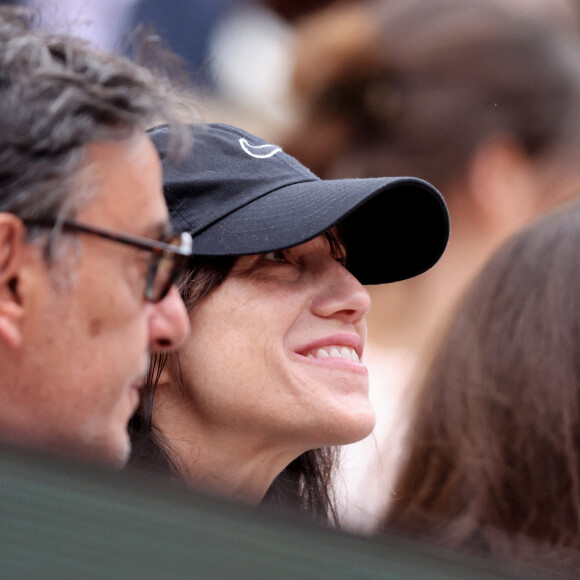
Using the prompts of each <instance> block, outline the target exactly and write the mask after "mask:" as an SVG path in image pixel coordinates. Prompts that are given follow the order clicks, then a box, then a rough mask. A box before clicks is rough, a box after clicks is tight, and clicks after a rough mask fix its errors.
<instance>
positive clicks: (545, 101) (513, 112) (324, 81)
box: [286, 0, 580, 193]
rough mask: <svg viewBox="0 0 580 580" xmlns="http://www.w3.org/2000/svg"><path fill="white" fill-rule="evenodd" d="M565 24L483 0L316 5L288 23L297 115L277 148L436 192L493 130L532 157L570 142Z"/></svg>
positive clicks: (325, 166) (574, 78)
mask: <svg viewBox="0 0 580 580" xmlns="http://www.w3.org/2000/svg"><path fill="white" fill-rule="evenodd" d="M540 4H541V3H540ZM557 4H561V3H557ZM571 21H572V19H571V18H568V19H567V20H565V19H564V18H563V17H562V18H555V17H553V18H549V17H547V16H546V14H544V13H543V12H542V13H541V14H540V17H538V16H537V15H536V14H535V11H534V10H530V9H528V10H526V8H525V7H524V6H521V5H520V3H515V4H514V3H510V2H503V3H500V2H494V1H491V2H490V1H489V0H468V1H463V0H436V1H435V2H430V3H425V2H421V1H420V0H387V1H385V2H381V3H370V2H369V3H364V4H356V5H349V4H346V5H342V6H337V7H334V8H331V9H329V10H327V11H326V12H322V13H321V14H318V15H316V16H315V17H313V18H311V19H310V20H306V21H305V22H304V23H303V24H302V26H301V27H298V29H297V42H296V53H295V54H296V59H295V62H296V64H295V73H294V82H295V88H296V91H297V93H298V95H299V96H301V97H302V101H303V105H304V107H305V108H306V110H307V112H308V113H307V115H306V118H305V122H304V125H303V126H302V128H301V130H300V128H299V129H298V130H297V131H296V135H295V138H294V139H293V140H292V142H291V143H289V144H288V146H287V147H286V150H288V151H289V152H290V153H291V154H296V155H297V157H298V158H299V159H301V160H302V161H303V162H304V163H305V164H306V165H308V166H309V167H311V168H312V169H313V170H314V171H316V172H318V173H320V174H322V175H325V176H330V177H344V176H345V175H351V174H353V171H354V172H356V174H357V175H363V176H365V177H372V176H379V175H383V174H384V173H385V171H387V172H388V173H389V174H397V175H419V176H421V177H423V178H425V179H427V180H428V181H431V182H433V183H435V184H436V185H437V186H439V187H441V188H444V186H447V185H449V184H450V183H451V182H452V181H454V180H456V179H457V178H458V177H459V176H461V175H462V174H465V172H466V170H467V167H468V163H469V160H470V159H471V157H472V155H473V154H474V152H475V150H476V149H477V147H478V146H479V145H480V144H481V143H482V142H483V141H484V140H485V139H489V138H492V137H494V136H504V137H509V138H513V139H514V140H516V141H517V142H518V143H519V145H520V146H521V147H522V148H523V150H524V151H525V152H526V153H527V154H528V155H530V156H531V157H534V158H541V157H543V156H549V155H551V154H554V153H555V151H556V150H557V149H558V147H559V146H560V145H563V144H574V145H575V146H578V139H579V138H578V135H579V134H580V133H579V131H578V129H579V126H580V111H579V107H578V101H579V97H580V84H579V76H580V65H579V64H578V60H577V58H576V55H577V54H578V49H579V45H580V40H579V39H578V36H577V29H576V28H575V27H574V26H572V22H571ZM347 25H348V26H347ZM337 30H343V32H344V34H342V37H341V38H343V40H342V42H341V40H340V39H337V36H338V35H337ZM409 30H412V31H413V34H409V33H408V31H409ZM353 39H356V41H355V40H353ZM318 125H321V126H322V127H323V128H324V127H326V126H327V125H333V126H334V127H335V128H334V130H333V131H332V135H333V136H334V140H333V142H330V139H329V140H328V141H327V142H324V143H320V141H319V139H324V136H325V135H326V136H329V131H322V132H319V131H317V130H316V129H317V126H318ZM305 134H308V135H310V136H311V139H310V140H305V139H304V138H303V137H304V135H305ZM318 135H320V136H318ZM290 146H291V149H290V148H289V147H290ZM446 193H447V191H446Z"/></svg>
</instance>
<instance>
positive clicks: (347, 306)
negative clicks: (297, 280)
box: [312, 260, 371, 322]
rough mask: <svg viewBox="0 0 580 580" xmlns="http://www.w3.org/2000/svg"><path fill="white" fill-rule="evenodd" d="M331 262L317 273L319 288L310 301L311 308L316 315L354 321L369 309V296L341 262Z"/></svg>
mask: <svg viewBox="0 0 580 580" xmlns="http://www.w3.org/2000/svg"><path fill="white" fill-rule="evenodd" d="M332 262H333V263H332V264H329V266H328V267H327V268H325V269H324V270H323V271H321V272H320V274H319V276H320V279H319V281H318V283H319V284H320V289H319V291H318V293H317V294H316V296H315V297H314V300H313V301H312V310H313V312H314V313H315V314H316V315H318V316H323V317H335V318H341V319H344V320H345V321H348V322H356V321H357V320H360V319H362V318H364V316H365V315H366V314H367V312H368V311H369V308H370V306H371V297H370V296H369V293H368V292H367V290H366V288H365V287H364V286H363V285H362V284H361V283H360V282H359V281H358V280H357V279H356V278H355V277H354V276H353V275H352V274H351V273H350V272H349V271H348V270H347V269H346V268H345V267H344V266H343V265H342V264H340V263H339V262H337V261H335V260H333V261H332Z"/></svg>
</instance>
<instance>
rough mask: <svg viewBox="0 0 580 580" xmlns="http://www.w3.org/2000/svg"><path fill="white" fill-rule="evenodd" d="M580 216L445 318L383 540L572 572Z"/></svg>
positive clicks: (492, 272)
mask: <svg viewBox="0 0 580 580" xmlns="http://www.w3.org/2000/svg"><path fill="white" fill-rule="evenodd" d="M579 247H580V205H579V204H578V202H574V203H572V204H569V205H566V206H564V207H562V208H559V209H558V210H557V211H555V212H552V213H551V214H550V215H548V216H545V217H543V218H542V219H540V220H538V221H537V222H535V223H534V224H533V225H531V226H528V227H527V228H526V229H524V230H523V231H522V232H520V233H518V234H516V235H515V236H514V237H513V238H512V239H510V240H509V241H508V242H507V243H506V244H505V245H504V246H503V247H502V248H501V249H500V250H499V251H498V252H497V253H496V254H495V255H494V256H493V258H492V259H491V261H490V262H489V263H488V264H487V265H486V266H485V268H484V269H483V270H482V271H481V273H480V274H479V275H478V276H477V278H476V279H475V281H474V283H473V284H472V286H471V287H470V288H469V291H468V292H467V294H466V296H465V297H464V298H463V299H462V300H461V302H460V304H459V306H458V308H457V311H456V312H455V313H454V315H453V316H452V319H451V322H450V325H449V328H448V330H447V332H446V333H445V335H444V338H443V340H442V342H441V345H440V346H439V348H438V350H437V352H436V354H435V358H434V360H433V362H432V364H431V366H430V368H429V371H428V373H427V375H426V378H425V380H424V382H423V384H422V385H421V388H420V389H419V390H418V392H417V395H416V401H415V404H414V406H413V410H412V418H411V420H410V428H409V431H408V435H407V439H406V445H405V449H404V455H403V459H402V463H401V471H400V473H399V475H398V477H397V479H396V482H395V484H394V497H393V499H392V501H391V502H390V504H389V506H388V511H387V513H386V516H385V518H384V521H383V526H384V529H386V530H390V531H395V532H399V533H401V532H402V533H405V534H410V535H413V536H420V537H421V538H424V539H427V540H428V541H430V542H436V543H438V544H440V545H444V546H447V547H452V548H464V549H468V550H470V551H474V552H477V553H479V554H483V555H487V556H494V557H496V558H505V559H508V560H516V561H519V562H522V563H527V564H536V565H542V566H544V567H545V569H546V570H547V571H549V570H553V569H554V570H558V569H560V570H568V571H572V572H574V573H575V575H576V577H577V575H578V573H579V572H580V292H579V291H578V290H579V288H580V269H579V268H578V248H579Z"/></svg>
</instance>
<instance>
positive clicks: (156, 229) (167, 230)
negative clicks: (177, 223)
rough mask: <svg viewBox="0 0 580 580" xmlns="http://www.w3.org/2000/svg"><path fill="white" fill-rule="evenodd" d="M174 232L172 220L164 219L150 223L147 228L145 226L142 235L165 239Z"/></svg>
mask: <svg viewBox="0 0 580 580" xmlns="http://www.w3.org/2000/svg"><path fill="white" fill-rule="evenodd" d="M172 234H173V227H172V226H171V222H169V221H168V220H163V221H159V222H157V223H154V224H151V225H149V226H148V227H147V228H145V230H144V231H143V234H142V235H143V236H144V237H147V238H153V239H156V240H163V239H164V238H168V237H169V236H171V235H172Z"/></svg>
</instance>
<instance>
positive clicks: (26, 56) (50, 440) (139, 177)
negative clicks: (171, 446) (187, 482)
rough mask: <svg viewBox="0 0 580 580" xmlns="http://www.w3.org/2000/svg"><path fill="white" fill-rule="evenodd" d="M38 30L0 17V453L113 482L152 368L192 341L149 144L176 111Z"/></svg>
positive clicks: (78, 47)
mask: <svg viewBox="0 0 580 580" xmlns="http://www.w3.org/2000/svg"><path fill="white" fill-rule="evenodd" d="M34 24H35V21H34V19H33V17H32V16H31V13H30V12H29V11H27V10H25V9H23V8H16V9H10V8H8V7H2V8H1V9H0V75H1V77H2V82H1V83H0V113H1V114H0V141H1V145H0V151H1V152H2V155H1V158H0V360H1V361H2V374H1V377H0V439H1V440H2V441H4V442H8V443H11V444H14V445H19V446H25V447H29V448H35V449H41V450H46V451H49V452H56V453H60V454H64V455H70V456H73V457H77V458H82V459H84V460H91V461H97V462H102V463H106V464H109V465H111V466H114V467H120V466H122V465H123V464H124V463H125V462H126V461H127V459H128V456H129V451H130V441H129V435H128V432H127V423H128V421H129V418H130V417H131V415H132V414H133V412H134V411H135V409H136V407H137V404H138V402H139V393H140V388H141V386H142V382H143V377H144V373H145V371H146V369H147V365H148V359H149V354H150V353H151V352H159V351H166V350H168V349H173V348H176V347H177V346H179V344H181V342H182V341H183V340H184V338H185V336H186V334H187V332H188V329H189V323H188V319H187V316H186V312H185V308H184V305H183V302H182V300H181V298H180V297H179V294H178V292H177V290H176V289H175V287H174V286H173V285H172V282H173V280H174V278H175V276H176V274H177V272H178V268H179V266H180V264H181V263H182V262H183V260H184V258H186V257H187V256H188V255H189V254H190V253H191V247H190V242H191V239H190V238H188V236H187V234H184V235H183V236H178V237H173V236H171V235H170V224H169V218H168V214H167V207H166V204H165V201H164V198H163V190H162V186H161V165H160V162H159V158H158V156H157V154H156V151H155V149H154V147H153V145H152V143H151V141H150V140H149V139H148V137H147V135H146V133H145V129H146V128H147V126H148V125H150V124H151V123H153V122H154V121H159V119H167V120H168V121H169V122H170V121H171V120H172V119H173V126H174V127H175V134H176V136H179V135H180V131H179V126H180V124H179V123H178V122H177V121H176V120H175V119H176V117H175V111H174V107H175V106H176V104H177V103H178V102H179V101H178V99H176V97H175V95H174V94H173V92H172V90H171V89H170V87H169V85H168V83H167V82H165V81H163V80H162V79H161V78H160V77H154V76H153V75H152V74H151V73H149V72H148V71H147V70H145V69H144V68H141V67H138V66H137V65H135V64H132V63H131V62H129V61H127V60H124V59H119V58H116V57H114V56H112V55H110V54H108V53H104V52H101V51H98V50H95V49H93V48H91V47H90V46H89V45H87V44H85V43H84V42H82V41H80V40H79V39H75V38H72V37H68V36H63V35H53V34H50V33H45V32H41V31H39V30H38V29H36V28H35V27H34ZM181 133H183V132H181ZM186 139H187V134H185V133H183V135H182V138H181V140H182V141H184V140H186ZM184 142H185V141H184Z"/></svg>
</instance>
